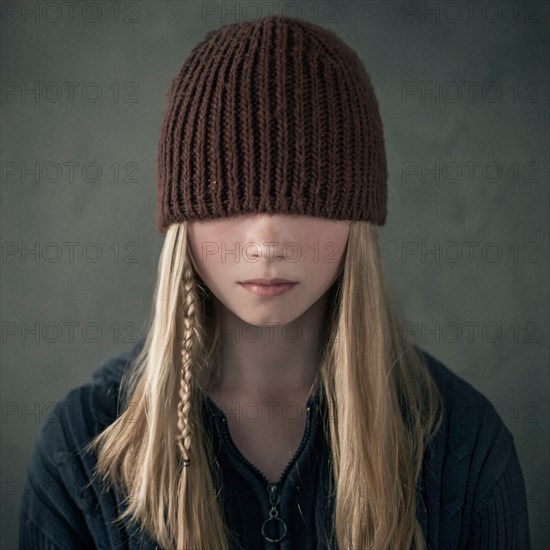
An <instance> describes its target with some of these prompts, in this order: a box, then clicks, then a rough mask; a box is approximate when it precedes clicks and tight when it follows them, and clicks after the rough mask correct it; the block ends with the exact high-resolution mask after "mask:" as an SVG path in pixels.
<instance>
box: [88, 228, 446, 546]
mask: <svg viewBox="0 0 550 550" xmlns="http://www.w3.org/2000/svg"><path fill="white" fill-rule="evenodd" d="M376 231H377V229H376V226H375V225H373V224H371V223H370V222H365V221H360V222H354V221H352V222H350V233H349V239H348V244H347V251H346V257H345V262H344V268H343V271H342V272H341V274H340V276H339V278H338V280H337V281H336V283H334V285H333V287H331V296H333V298H332V300H331V302H330V308H329V309H328V310H327V311H328V313H327V315H326V319H325V327H326V328H325V333H324V334H325V340H324V341H323V342H321V346H322V355H321V357H322V361H321V364H320V367H319V372H318V377H320V380H321V383H322V386H321V387H322V390H323V391H322V392H320V396H321V399H322V402H323V404H324V409H322V410H324V411H330V414H329V415H325V414H324V415H323V429H324V432H325V435H326V438H327V441H328V442H329V444H330V449H331V472H332V479H331V486H332V483H334V487H333V490H334V497H335V501H334V502H335V509H334V514H335V515H334V527H335V530H334V535H335V537H336V542H337V545H338V548H339V549H341V550H344V549H348V548H351V549H359V548H361V549H366V548H372V549H398V550H402V549H403V548H411V547H414V548H415V549H416V550H422V549H424V548H425V541H424V537H423V534H422V530H421V527H420V525H419V523H418V521H417V519H416V483H417V480H418V476H419V474H420V470H421V467H422V460H423V456H424V450H425V448H426V445H427V443H428V442H429V441H430V440H431V438H432V437H433V436H434V435H435V433H436V432H437V430H438V429H439V426H440V424H441V421H442V418H443V412H444V411H443V401H442V397H441V394H440V392H439V390H438V388H437V386H436V384H435V383H434V381H433V380H432V378H431V376H430V374H429V371H428V369H427V367H426V365H425V364H424V362H423V359H422V356H421V355H420V353H419V351H418V350H417V349H416V348H415V346H414V345H413V344H412V342H410V341H409V340H408V339H407V338H406V337H405V334H404V333H403V331H402V327H401V321H400V318H399V316H398V314H397V313H396V310H395V306H394V303H393V301H392V299H391V295H390V292H389V288H388V285H387V282H386V279H385V276H384V274H383V271H382V266H381V260H380V254H379V248H378V237H377V232H376ZM153 307H154V310H153V312H152V316H151V321H150V327H149V329H148V333H147V336H146V339H145V342H144V346H143V349H142V350H141V352H140V353H139V354H138V355H137V357H136V358H135V361H134V363H133V365H132V369H131V370H130V371H129V373H128V376H126V375H124V376H123V379H122V381H121V392H122V395H121V399H122V400H123V402H124V410H123V411H122V413H121V414H120V415H119V416H118V418H117V419H116V420H115V421H114V422H113V423H112V424H111V425H109V426H108V427H107V428H106V429H105V430H104V431H103V432H101V433H100V434H99V435H97V437H96V438H94V440H92V442H91V443H90V444H89V447H88V449H89V450H91V451H94V452H96V453H97V474H98V475H99V476H100V477H101V480H102V481H103V482H104V484H105V486H106V487H109V486H112V485H114V486H115V487H117V488H123V489H124V497H125V503H126V505H127V508H126V510H124V511H123V512H122V513H121V514H120V515H119V518H118V519H119V520H120V521H122V520H123V519H124V518H129V519H130V520H131V521H134V522H137V523H138V524H139V525H140V527H141V528H142V529H143V530H145V531H146V532H147V533H149V534H150V535H151V536H152V537H153V538H154V539H156V540H157V541H158V543H159V544H160V545H161V546H162V547H163V548H165V549H166V550H172V549H183V548H186V549H187V548H193V549H205V548H208V549H209V550H210V549H211V550H227V549H228V548H229V539H230V533H229V531H228V529H227V526H226V524H225V522H224V517H223V501H220V498H218V497H219V495H218V494H213V491H212V487H214V483H213V477H212V472H211V467H210V464H211V462H212V460H213V455H212V442H211V441H210V438H209V435H208V432H207V431H205V430H204V427H203V422H202V417H201V404H202V395H201V392H202V387H201V386H200V385H199V384H198V383H197V380H198V379H199V377H201V378H204V379H210V380H212V379H213V378H214V377H216V374H217V372H216V370H215V369H216V364H217V360H216V358H217V357H218V355H217V354H218V352H219V341H220V327H219V324H218V322H217V318H216V313H215V308H213V307H212V303H211V297H210V296H209V293H208V289H207V288H205V287H204V286H203V285H202V284H201V281H200V279H199V277H198V276H197V275H196V271H195V264H194V260H193V258H192V255H191V253H190V250H189V248H188V245H187V224H186V223H185V222H183V223H181V224H173V225H171V226H170V227H169V229H168V231H167V234H166V237H165V241H164V245H163V248H162V252H161V256H160V261H159V270H158V280H157V286H156V290H155V297H154V304H153ZM211 359H214V360H212V361H211ZM194 381H195V383H194ZM203 387H204V386H203ZM188 456H190V457H192V458H191V461H190V464H189V466H188V467H185V466H184V465H183V459H184V458H185V457H188Z"/></svg>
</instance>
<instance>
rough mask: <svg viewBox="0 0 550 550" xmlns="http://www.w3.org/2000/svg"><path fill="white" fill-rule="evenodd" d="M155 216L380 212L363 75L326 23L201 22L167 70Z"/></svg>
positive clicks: (374, 218) (275, 18)
mask: <svg viewBox="0 0 550 550" xmlns="http://www.w3.org/2000/svg"><path fill="white" fill-rule="evenodd" d="M157 191H158V203H157V225H158V229H159V231H160V232H161V233H162V234H163V235H164V234H165V233H166V229H167V228H168V226H169V225H170V224H172V223H175V222H181V221H184V220H189V221H192V220H198V219H208V218H210V219H212V218H218V217H228V216H234V215H241V214H247V213H259V212H267V213H281V214H301V215H310V216H318V217H323V218H327V219H340V220H370V221H371V222H373V223H376V224H379V225H382V224H384V222H385V219H386V202H387V166H386V154H385V150H384V138H383V128H382V121H381V118H380V113H379V108H378V102H377V99H376V96H375V94H374V89H373V86H372V84H371V81H370V77H369V75H368V73H367V72H366V70H365V67H364V65H363V62H362V61H361V59H360V58H359V57H358V55H357V54H356V53H355V52H354V51H353V50H352V49H351V48H350V47H349V46H347V45H346V44H345V43H344V42H343V41H342V39H341V38H339V37H338V36H337V35H336V34H335V33H334V32H333V31H330V30H328V29H324V28H322V27H320V26H318V25H316V24H313V23H311V22H308V21H305V20H301V19H297V18H290V17H285V16H282V15H272V16H267V17H263V18H260V19H258V20H256V21H254V22H250V21H245V22H239V23H232V24H226V25H223V26H222V27H220V28H219V29H217V30H213V31H209V32H208V33H207V34H206V36H205V37H204V38H203V40H202V41H201V42H199V43H198V44H197V45H196V46H195V47H194V48H193V49H192V51H191V53H190V54H189V56H188V58H187V59H186V60H185V62H184V63H183V66H182V67H181V69H180V71H179V72H178V74H177V75H176V76H175V77H174V78H173V79H172V83H171V86H170V90H169V92H168V100H167V104H166V107H165V112H164V121H163V124H162V129H161V135H160V141H159V148H158V166H157Z"/></svg>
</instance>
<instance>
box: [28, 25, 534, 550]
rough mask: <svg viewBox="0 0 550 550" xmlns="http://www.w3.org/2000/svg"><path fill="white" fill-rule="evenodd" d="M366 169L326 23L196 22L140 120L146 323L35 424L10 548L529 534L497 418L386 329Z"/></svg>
mask: <svg viewBox="0 0 550 550" xmlns="http://www.w3.org/2000/svg"><path fill="white" fill-rule="evenodd" d="M386 184H387V167H386V155H385V150H384V140H383V132H382V122H381V120H380V114H379V110H378V103H377V99H376V97H375V95H374V90H373V87H372V85H371V82H370V78H369V76H368V74H367V73H366V71H365V69H364V66H363V64H362V62H361V61H360V59H359V58H358V56H357V55H356V53H355V52H354V51H353V50H351V49H350V48H349V47H348V46H347V45H346V44H345V43H344V42H342V40H341V39H340V38H338V37H337V36H336V35H335V34H334V33H333V32H331V31H328V30H325V29H322V28H321V27H319V26H317V25H314V24H312V23H309V22H307V21H304V20H300V19H291V18H287V17H283V16H269V17H264V18H261V19H259V20H257V21H255V22H243V23H236V24H229V25H224V26H222V27H221V28H219V29H218V30H216V31H210V32H209V33H207V35H206V37H205V38H204V39H203V40H202V41H201V42H200V43H199V44H198V45H197V46H196V47H195V48H194V49H193V50H192V52H191V53H190V55H189V57H188V58H187V60H186V61H185V63H184V64H183V66H182V68H181V70H180V72H179V73H178V74H177V75H176V77H175V78H174V79H173V81H172V84H171V88H170V91H169V96H168V102H167V106H166V111H165V117H164V123H163V126H162V131H161V139H160V145H159V154H158V210H157V215H158V228H159V230H160V232H161V233H162V234H163V235H164V236H165V240H164V245H163V248H162V252H161V257H160V263H159V271H158V282H157V287H156V291H155V297H154V310H153V312H152V315H151V322H150V326H149V327H148V332H147V335H146V338H145V339H144V340H142V341H140V342H139V343H138V345H137V346H136V347H135V348H134V350H133V352H132V353H131V354H125V355H122V356H120V357H118V358H114V359H113V360H111V361H107V362H106V363H105V364H104V365H102V366H101V368H100V369H99V370H98V371H97V372H96V373H95V374H94V378H93V380H92V382H91V383H90V384H87V385H85V386H82V387H79V388H76V389H75V390H73V391H72V392H70V393H69V394H68V395H67V396H66V398H65V399H64V400H63V401H62V402H61V403H59V404H58V405H57V407H56V410H55V414H53V415H51V417H50V419H49V420H48V422H47V423H46V425H45V426H44V428H43V429H42V431H41V433H40V437H39V438H38V441H37V444H36V447H35V451H34V454H33V458H32V462H31V465H30V467H29V473H28V476H29V477H28V482H27V490H26V491H25V494H24V497H23V502H22V506H21V531H20V533H21V535H20V540H21V548H23V549H25V548H34V549H36V548H49V549H52V548H78V549H83V548H94V547H96V548H129V549H134V548H163V549H193V550H199V549H200V550H222V549H234V548H244V549H254V550H256V549H259V548H266V549H275V548H286V549H294V548H296V549H307V548H311V549H313V548H316V549H317V548H339V549H353V550H359V549H361V550H363V549H367V548H370V549H377V550H378V549H380V550H382V549H388V548H391V549H396V550H403V549H408V548H415V549H424V548H429V549H432V550H435V549H440V550H451V549H455V548H468V549H476V548H479V549H481V548H483V549H489V548H495V549H496V548H499V549H516V548H522V549H529V547H530V542H529V531H528V519H527V505H526V495H525V487H524V480H523V476H522V472H521V468H520V465H519V463H518V458H517V454H516V450H515V446H514V442H513V438H512V435H511V433H510V432H509V431H508V430H507V428H506V427H505V425H504V424H503V422H502V420H501V419H500V417H499V416H498V415H497V413H496V411H495V409H494V408H493V407H492V405H491V404H490V403H489V402H488V400H487V399H486V398H485V397H484V396H483V395H482V394H481V393H479V392H478V391H476V390H475V389H474V388H473V387H472V386H471V385H469V384H468V383H466V382H465V381H463V380H462V379H461V378H459V377H458V376H457V375H455V374H453V373H452V372H451V371H450V370H449V369H447V368H446V367H445V366H444V365H442V364H441V363H439V362H438V361H436V360H435V359H434V358H433V357H431V356H430V355H428V354H427V353H426V352H424V351H422V350H421V349H420V348H418V347H416V346H414V345H413V344H412V343H411V342H409V341H408V340H407V338H405V336H404V334H403V332H402V331H401V322H400V320H399V317H398V314H397V312H396V310H395V307H394V306H393V303H392V300H391V296H390V292H389V289H388V285H387V282H386V279H385V277H384V274H383V270H382V266H381V262H380V254H379V249H378V240H377V232H376V229H377V226H378V225H383V224H384V223H385V219H386V203H387V187H386ZM69 405H70V406H69Z"/></svg>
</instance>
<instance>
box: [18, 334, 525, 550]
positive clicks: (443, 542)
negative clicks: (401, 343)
mask: <svg viewBox="0 0 550 550" xmlns="http://www.w3.org/2000/svg"><path fill="white" fill-rule="evenodd" d="M142 346H143V340H141V341H140V342H138V344H137V345H135V346H134V348H133V350H132V351H130V352H127V353H124V354H121V355H119V356H117V357H113V358H110V359H107V360H106V361H104V362H103V363H102V364H101V365H100V366H99V368H98V369H97V370H96V371H95V372H94V373H93V376H92V379H91V381H90V382H89V383H87V384H85V385H82V386H79V387H77V388H75V389H73V390H71V391H70V392H68V394H67V395H66V396H65V397H64V398H63V399H62V400H61V401H60V402H59V403H58V404H57V405H56V407H55V409H54V410H53V411H52V413H51V414H50V415H49V416H48V418H47V419H46V420H45V422H44V424H43V425H42V426H41V429H40V432H39V435H38V437H37V439H36V442H35V445H34V449H33V452H32V456H31V460H30V463H29V466H28V471H27V480H26V484H25V490H24V492H23V496H22V502H21V508H20V538H19V540H20V549H21V550H30V549H32V550H42V549H43V550H57V549H76V550H86V549H92V548H99V549H115V548H116V549H126V550H134V549H138V548H140V549H142V550H153V549H158V548H160V546H159V545H157V543H156V542H155V541H154V540H152V539H151V538H150V537H149V536H148V535H147V534H145V533H144V532H143V531H142V530H140V529H139V528H138V527H137V526H136V525H135V524H134V525H130V524H129V523H127V522H125V523H123V524H122V525H115V524H114V523H113V521H114V520H115V518H116V517H117V514H118V511H119V506H120V504H119V502H118V501H117V498H118V497H117V494H115V492H114V491H113V490H112V489H111V490H110V491H109V492H102V490H101V487H100V485H99V482H98V481H97V480H96V478H94V480H93V481H92V483H91V484H89V482H90V481H91V480H92V473H93V470H94V465H95V461H94V456H93V455H91V454H87V453H84V452H83V451H82V447H83V445H85V444H86V443H87V442H88V441H89V440H90V439H91V438H92V437H93V436H94V435H96V434H98V433H99V432H100V431H101V430H102V429H104V428H105V427H106V426H108V425H109V424H110V423H112V422H113V421H114V420H115V418H116V417H117V414H118V413H117V401H118V395H119V388H120V380H121V376H122V373H123V371H124V369H125V367H126V366H127V365H128V364H129V362H130V360H131V359H132V358H133V357H134V356H135V355H136V354H137V353H138V351H139V350H140V349H141V347H142ZM418 349H419V348H418ZM420 351H421V353H422V354H423V355H424V357H425V359H426V362H427V365H428V367H429V370H430V372H431V374H432V376H433V378H434V380H435V381H436V383H437V385H438V387H439V388H440V390H441V392H442V394H443V397H444V401H445V406H446V410H447V413H448V414H447V416H446V420H445V422H444V424H443V426H442V428H441V429H440V431H439V432H438V435H437V436H436V438H435V439H434V440H433V441H432V443H431V444H430V445H429V446H428V448H427V450H426V452H425V455H424V461H423V466H422V472H421V476H420V478H419V481H418V484H417V512H416V517H417V519H418V520H419V523H420V525H421V527H422V530H423V533H424V537H425V539H426V543H427V548H428V550H453V549H468V550H476V549H479V550H481V549H485V550H487V549H495V550H496V549H498V550H530V538H529V524H528V514H527V498H526V493H525V483H524V478H523V474H522V470H521V467H520V464H519V461H518V456H517V453H516V448H515V444H514V440H513V436H512V434H511V433H510V431H509V430H508V429H507V428H506V426H505V425H504V423H503V421H502V419H501V418H500V416H499V415H498V413H497V412H496V411H495V409H494V407H493V406H492V405H491V403H490V402H489V401H488V400H487V398H486V397H485V396H483V395H482V394H481V393H480V392H479V391H477V390H476V389H475V388H474V387H473V386H471V385H470V384H469V383H467V382H466V381H464V380H463V379H462V378H460V377H459V376H458V375H456V374H455V373H453V372H452V371H451V370H449V369H448V368H447V367H446V366H444V365H443V364H442V363H440V362H439V361H437V360H436V359H435V358H434V357H432V356H431V355H429V354H428V353H427V352H425V351H423V350H420ZM307 406H308V409H307V418H306V428H305V432H304V435H303V438H302V441H301V443H300V445H299V448H298V449H297V451H296V453H295V454H294V456H293V457H292V459H291V460H290V462H289V463H288V464H287V466H286V468H285V470H284V472H283V474H282V476H281V478H280V479H279V481H278V483H276V484H273V483H269V481H268V479H267V478H266V476H265V475H264V474H263V473H262V472H261V471H260V470H259V468H257V467H256V466H255V465H253V464H252V463H251V462H249V461H248V460H247V459H246V458H245V457H244V455H243V454H241V452H240V451H239V449H238V448H237V447H236V445H235V444H234V442H233V440H232V438H231V435H230V433H229V430H228V426H227V418H226V416H225V413H224V412H223V411H222V410H221V409H219V408H218V407H217V406H216V404H215V403H214V402H213V401H212V400H211V399H210V398H208V397H206V399H205V401H204V407H205V409H204V411H205V413H206V414H205V416H204V418H205V419H206V422H205V424H206V427H207V428H208V429H209V430H210V433H211V434H212V437H213V442H214V449H215V452H216V455H217V460H218V462H219V465H220V467H219V470H218V469H213V472H215V473H214V482H215V484H216V485H217V487H223V489H222V491H221V493H220V496H219V497H218V498H221V499H222V501H223V509H224V513H225V516H226V517H225V520H226V522H227V525H228V526H229V528H230V530H231V533H232V536H233V539H232V541H231V548H232V549H236V548H239V545H240V546H241V547H242V548H245V549H252V550H260V549H265V550H274V549H281V550H282V549H285V550H291V549H300V550H306V549H310V550H313V549H321V548H323V549H326V548H336V546H335V542H334V538H333V537H332V538H331V536H330V535H331V530H330V526H331V525H332V514H333V510H334V501H333V497H332V496H331V495H329V491H328V488H329V483H328V481H329V477H328V476H329V469H328V457H329V454H328V453H329V447H328V444H327V441H326V438H325V436H324V432H323V429H322V425H321V418H320V412H321V411H320V405H319V394H318V393H316V394H314V395H311V396H310V397H309V399H308V403H307ZM119 412H120V411H119ZM87 484H89V486H87ZM213 490H214V488H213ZM270 499H271V504H270ZM272 504H273V505H272ZM120 509H123V508H120ZM270 510H272V511H273V512H276V513H278V517H279V518H280V520H281V521H279V520H270V521H268V522H267V523H264V522H266V520H267V518H269V517H270ZM262 526H263V528H264V530H263V533H264V534H265V535H266V536H267V538H269V539H272V540H277V539H280V540H279V541H277V542H269V541H268V540H266V538H265V537H264V534H262ZM201 550H206V549H201Z"/></svg>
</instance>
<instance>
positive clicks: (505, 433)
mask: <svg viewBox="0 0 550 550" xmlns="http://www.w3.org/2000/svg"><path fill="white" fill-rule="evenodd" d="M417 350H418V351H420V353H421V355H422V356H423V358H424V360H425V363H426V365H427V367H428V370H429V372H430V374H431V376H432V378H433V380H434V381H435V383H436V384H437V387H438V388H439V390H440V392H441V395H442V397H443V403H444V407H445V416H444V422H443V429H442V433H441V435H442V436H443V437H444V438H445V454H446V457H447V458H449V457H450V456H455V457H457V458H459V457H461V456H464V457H466V456H469V457H470V458H471V459H474V458H476V459H477V460H481V463H479V464H476V465H477V466H479V468H480V470H483V466H484V467H485V470H487V468H489V467H490V468H492V470H493V471H492V473H491V472H488V471H485V474H486V478H487V479H486V482H487V483H489V484H491V483H493V482H495V481H496V480H497V479H498V476H499V475H501V474H502V473H503V471H504V469H505V467H506V465H507V462H508V461H509V459H510V458H511V454H512V451H513V447H514V438H513V435H512V433H511V432H510V430H509V429H508V428H507V427H506V425H505V424H504V421H503V420H502V418H501V417H500V416H499V414H498V412H497V411H496V409H495V407H494V406H493V404H492V403H491V402H490V401H489V399H488V398H487V397H486V396H485V395H484V394H483V393H482V392H481V391H479V390H478V389H477V388H475V387H474V386H473V385H472V384H470V383H469V382H468V381H466V380H465V379H464V378H462V377H461V376H460V375H458V374H457V373H455V372H454V371H453V370H451V369H450V368H449V367H447V366H446V365H444V364H443V363H442V362H441V361H440V360H438V359H436V358H435V357H434V356H432V355H431V354H429V353H428V352H426V351H425V350H422V349H420V348H418V347H417ZM487 456H490V457H491V458H492V461H491V462H489V463H487V462H486V461H484V460H483V459H482V458H481V457H487ZM483 462H485V464H483Z"/></svg>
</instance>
